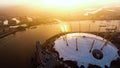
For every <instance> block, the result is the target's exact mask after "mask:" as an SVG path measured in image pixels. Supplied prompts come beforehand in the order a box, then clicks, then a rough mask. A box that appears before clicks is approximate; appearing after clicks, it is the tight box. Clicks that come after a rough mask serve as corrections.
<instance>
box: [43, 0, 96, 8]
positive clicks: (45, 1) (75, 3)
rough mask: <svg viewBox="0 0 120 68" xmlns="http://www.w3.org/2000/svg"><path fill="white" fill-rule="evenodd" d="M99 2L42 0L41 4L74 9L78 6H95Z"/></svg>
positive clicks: (88, 0)
mask: <svg viewBox="0 0 120 68" xmlns="http://www.w3.org/2000/svg"><path fill="white" fill-rule="evenodd" d="M95 2H97V0H41V3H43V4H44V5H47V6H54V7H73V6H78V5H89V4H90V3H92V4H94V3H95Z"/></svg>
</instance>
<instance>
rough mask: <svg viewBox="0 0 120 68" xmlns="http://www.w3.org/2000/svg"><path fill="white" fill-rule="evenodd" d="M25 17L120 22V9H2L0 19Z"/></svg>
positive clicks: (21, 7) (0, 9) (14, 7)
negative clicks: (54, 10) (53, 10)
mask: <svg viewBox="0 0 120 68" xmlns="http://www.w3.org/2000/svg"><path fill="white" fill-rule="evenodd" d="M15 16H17V17H23V16H31V17H32V16H40V17H43V18H45V17H47V18H59V19H64V20H91V19H92V20H111V19H112V20H120V7H114V6H113V7H107V8H97V9H93V10H86V9H85V10H75V11H74V10H73V11H72V12H62V13H61V14H60V13H59V12H51V11H46V10H42V9H35V8H33V7H25V6H11V7H0V19H1V18H11V17H15Z"/></svg>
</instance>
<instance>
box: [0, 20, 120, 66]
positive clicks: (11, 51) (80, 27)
mask: <svg viewBox="0 0 120 68" xmlns="http://www.w3.org/2000/svg"><path fill="white" fill-rule="evenodd" d="M64 23H67V25H68V26H69V28H67V29H68V30H69V31H82V32H97V31H98V30H99V25H100V24H102V25H106V26H107V27H110V28H114V26H117V31H118V32H119V31H120V28H119V27H120V21H119V20H110V21H95V22H93V21H90V20H87V21H69V22H64ZM68 23H69V24H68ZM61 24H63V23H55V24H42V25H38V26H36V27H37V28H34V27H33V28H32V27H31V28H27V29H26V30H25V31H19V32H16V33H15V34H11V35H9V36H7V37H4V38H1V39H0V68H31V66H32V64H31V58H32V57H33V55H34V52H35V42H36V41H37V40H39V41H40V42H41V43H43V42H45V40H47V39H48V38H50V37H52V36H54V35H56V34H58V33H61V31H62V29H61V27H62V25H61ZM107 27H101V29H100V32H105V31H106V30H105V28H107Z"/></svg>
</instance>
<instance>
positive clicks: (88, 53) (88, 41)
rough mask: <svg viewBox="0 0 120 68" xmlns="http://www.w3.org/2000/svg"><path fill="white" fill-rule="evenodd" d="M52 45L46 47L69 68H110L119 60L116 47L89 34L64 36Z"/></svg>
mask: <svg viewBox="0 0 120 68" xmlns="http://www.w3.org/2000/svg"><path fill="white" fill-rule="evenodd" d="M52 43H53V44H52ZM52 43H51V44H48V45H47V46H46V47H48V48H49V49H51V52H52V53H56V54H57V59H58V60H60V61H62V62H63V63H65V64H66V66H68V67H67V68H94V67H90V66H96V67H95V68H109V67H110V65H111V62H112V61H114V60H117V59H118V58H119V55H118V51H119V50H118V49H117V48H116V47H115V45H113V44H112V43H111V42H109V41H107V40H106V39H104V38H102V37H100V36H96V35H93V34H89V33H68V34H64V35H61V36H59V37H58V38H56V39H55V40H54V42H52ZM50 46H51V47H50ZM49 49H48V50H49ZM73 62H74V63H73ZM75 65H76V66H75Z"/></svg>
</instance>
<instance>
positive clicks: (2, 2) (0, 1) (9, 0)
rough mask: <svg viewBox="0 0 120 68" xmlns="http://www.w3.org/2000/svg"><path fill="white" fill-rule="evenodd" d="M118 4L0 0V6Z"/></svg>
mask: <svg viewBox="0 0 120 68" xmlns="http://www.w3.org/2000/svg"><path fill="white" fill-rule="evenodd" d="M116 4H117V5H118V4H120V0H0V6H10V5H26V6H41V5H44V6H46V5H48V6H59V7H60V6H66V5H67V6H73V5H80V6H81V5H116Z"/></svg>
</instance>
